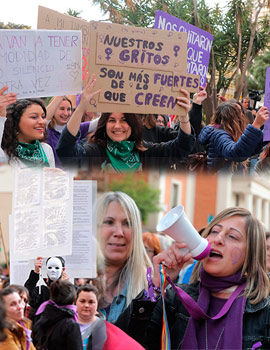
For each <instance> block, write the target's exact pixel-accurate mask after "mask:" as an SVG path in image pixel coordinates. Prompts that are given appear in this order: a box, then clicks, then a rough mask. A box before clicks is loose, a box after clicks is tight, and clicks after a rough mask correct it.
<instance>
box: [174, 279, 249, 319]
mask: <svg viewBox="0 0 270 350" xmlns="http://www.w3.org/2000/svg"><path fill="white" fill-rule="evenodd" d="M167 281H168V282H169V283H170V284H171V286H172V288H173V290H174V291H175V293H176V294H177V296H178V297H179V298H180V300H181V301H182V303H183V305H184V307H185V308H186V309H187V311H188V312H189V314H190V316H191V317H192V318H193V319H195V320H198V319H201V318H204V319H205V318H208V319H211V320H218V319H220V318H221V317H223V316H224V315H225V314H226V313H227V312H228V311H229V309H230V307H231V305H232V303H233V302H234V300H235V299H236V298H237V297H238V295H239V294H240V293H241V292H242V291H243V290H244V288H245V286H246V282H244V283H242V284H240V285H239V286H238V287H237V288H236V289H235V291H234V292H233V293H232V294H231V296H230V297H229V299H228V300H227V301H226V303H225V304H224V306H223V307H222V309H221V310H220V311H219V313H218V314H217V315H216V316H213V317H210V316H208V315H207V314H206V313H205V312H204V311H203V310H202V309H201V308H200V306H199V305H198V304H197V303H196V301H195V300H194V299H192V298H191V297H190V296H189V295H188V294H187V293H186V292H185V291H184V290H183V289H181V288H179V287H176V285H175V284H174V283H173V281H172V280H171V278H170V277H169V276H167Z"/></svg>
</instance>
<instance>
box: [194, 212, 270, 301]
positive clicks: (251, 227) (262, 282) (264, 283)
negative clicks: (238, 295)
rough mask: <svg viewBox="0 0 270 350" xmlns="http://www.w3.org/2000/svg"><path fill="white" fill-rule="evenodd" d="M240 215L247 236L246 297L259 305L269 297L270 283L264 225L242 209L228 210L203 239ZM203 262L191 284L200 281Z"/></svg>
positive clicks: (203, 234)
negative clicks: (213, 229)
mask: <svg viewBox="0 0 270 350" xmlns="http://www.w3.org/2000/svg"><path fill="white" fill-rule="evenodd" d="M235 215H239V216H242V217H244V218H245V221H246V223H245V230H246V235H247V250H246V258H245V261H244V264H243V267H242V275H246V276H247V285H246V289H245V291H244V295H245V296H246V298H248V299H249V302H250V303H251V304H257V303H258V302H259V301H261V300H263V299H264V298H266V297H267V296H268V295H269V292H270V283H269V278H268V276H267V270H266V238H265V229H264V227H263V225H262V223H261V222H260V221H259V220H257V219H255V218H254V217H253V216H252V215H251V213H250V212H249V211H248V210H247V209H245V208H240V207H232V208H227V209H225V210H223V211H222V212H220V213H219V214H218V215H216V216H215V218H214V219H213V220H212V221H211V222H210V224H209V225H208V226H207V227H206V228H205V229H204V231H203V232H202V237H207V236H208V235H209V234H210V232H211V230H212V228H213V227H214V226H215V225H217V224H218V223H219V222H220V221H221V220H223V219H226V218H229V217H232V216H235ZM201 264H202V262H201V261H200V262H198V263H197V264H196V266H195V268H194V270H193V273H192V275H191V279H190V283H195V282H197V281H198V280H199V272H200V267H201Z"/></svg>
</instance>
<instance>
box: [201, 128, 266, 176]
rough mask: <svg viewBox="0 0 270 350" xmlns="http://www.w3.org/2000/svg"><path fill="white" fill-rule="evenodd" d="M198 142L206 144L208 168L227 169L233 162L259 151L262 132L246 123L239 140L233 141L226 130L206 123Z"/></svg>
mask: <svg viewBox="0 0 270 350" xmlns="http://www.w3.org/2000/svg"><path fill="white" fill-rule="evenodd" d="M199 142H200V143H202V144H203V145H208V162H207V167H208V169H209V170H218V169H224V170H227V169H229V168H231V166H232V163H233V162H243V161H245V160H247V159H248V158H249V157H251V156H252V155H254V154H257V153H259V152H260V150H261V148H262V146H263V133H262V131H261V130H259V129H257V128H255V127H254V126H252V125H251V124H248V125H247V127H246V129H245V130H244V132H243V134H242V135H241V137H240V138H239V140H238V141H237V142H234V141H233V139H232V137H231V136H230V135H229V134H228V133H227V132H226V131H224V130H222V129H218V128H215V127H213V126H210V125H208V126H206V127H204V128H203V129H202V131H201V133H200V135H199ZM240 167H241V166H240Z"/></svg>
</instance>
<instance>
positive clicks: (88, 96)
mask: <svg viewBox="0 0 270 350" xmlns="http://www.w3.org/2000/svg"><path fill="white" fill-rule="evenodd" d="M96 82H97V80H96V75H95V74H92V75H91V77H90V76H89V74H88V73H87V74H86V78H85V79H84V89H83V92H82V96H81V101H80V102H82V103H83V104H86V105H87V104H88V103H90V101H91V100H92V99H93V97H95V96H96V95H97V94H99V93H100V91H101V89H99V90H96V91H94V87H95V85H96Z"/></svg>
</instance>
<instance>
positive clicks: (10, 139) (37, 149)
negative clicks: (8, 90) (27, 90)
mask: <svg viewBox="0 0 270 350" xmlns="http://www.w3.org/2000/svg"><path fill="white" fill-rule="evenodd" d="M45 128H46V108H45V106H44V104H43V102H42V101H41V100H39V99H24V100H18V101H16V102H15V103H13V104H11V105H10V106H9V107H8V108H7V119H6V121H5V126H4V132H3V138H2V142H1V148H2V153H1V154H0V157H1V160H2V161H5V160H6V161H7V160H8V161H9V162H11V164H13V165H18V166H21V167H22V166H28V167H33V166H40V167H46V166H47V167H54V166H55V162H54V156H53V152H52V149H51V147H50V146H49V145H47V144H46V143H44V142H42V141H43V140H44V139H45V136H46V129H45Z"/></svg>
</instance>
